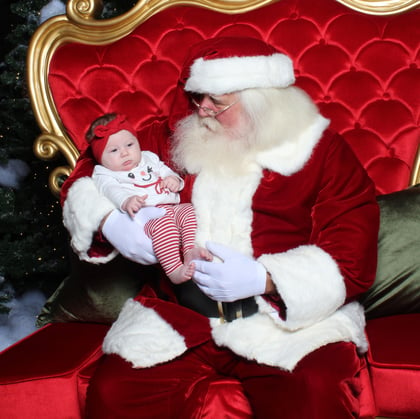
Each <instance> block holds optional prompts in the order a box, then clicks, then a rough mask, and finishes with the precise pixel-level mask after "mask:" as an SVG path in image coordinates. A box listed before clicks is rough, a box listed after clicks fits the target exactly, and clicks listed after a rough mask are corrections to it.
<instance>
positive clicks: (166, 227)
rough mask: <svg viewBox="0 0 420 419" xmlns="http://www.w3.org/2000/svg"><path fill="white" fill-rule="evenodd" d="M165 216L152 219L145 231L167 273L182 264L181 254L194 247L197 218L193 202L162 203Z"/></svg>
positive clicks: (161, 206)
mask: <svg viewBox="0 0 420 419" xmlns="http://www.w3.org/2000/svg"><path fill="white" fill-rule="evenodd" d="M157 206H158V207H160V208H165V210H166V214H165V215H164V216H163V217H160V218H155V219H153V220H150V221H148V222H147V223H146V225H145V226H144V231H145V233H146V234H147V235H148V236H149V237H150V238H151V239H152V242H153V250H154V251H155V254H156V257H157V258H158V260H159V263H160V264H161V266H162V268H163V269H164V270H165V272H166V274H170V273H171V272H173V271H174V270H175V269H177V268H178V267H179V266H181V265H182V263H183V259H182V256H181V251H182V254H185V252H186V251H188V250H189V249H191V248H192V247H194V244H195V243H194V240H195V231H196V229H197V220H196V218H195V212H194V208H193V206H192V205H191V204H179V205H171V204H162V205H157Z"/></svg>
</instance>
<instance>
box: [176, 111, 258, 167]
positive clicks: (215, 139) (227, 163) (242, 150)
mask: <svg viewBox="0 0 420 419" xmlns="http://www.w3.org/2000/svg"><path fill="white" fill-rule="evenodd" d="M253 137H254V135H253V130H252V129H251V127H250V123H249V122H248V121H247V120H246V119H245V118H243V120H242V121H241V122H240V123H239V124H238V128H237V129H226V128H224V127H223V126H222V125H221V124H220V123H219V122H218V121H217V120H216V119H215V118H210V117H207V118H201V117H199V116H198V115H197V114H192V115H190V116H187V117H186V118H184V119H182V120H181V121H180V122H179V123H178V125H177V127H176V129H175V132H174V135H173V141H172V150H171V152H172V160H173V162H174V163H175V164H176V165H177V166H178V169H179V170H186V171H187V172H189V173H191V174H197V173H199V172H201V171H202V170H203V169H211V170H215V171H217V172H223V173H226V172H228V173H230V174H232V173H235V172H236V173H241V172H242V169H243V168H244V167H245V166H246V164H247V163H249V160H248V156H249V157H250V156H252V155H253V154H254V151H255V150H254V149H253V146H252V144H253V140H252V139H253Z"/></svg>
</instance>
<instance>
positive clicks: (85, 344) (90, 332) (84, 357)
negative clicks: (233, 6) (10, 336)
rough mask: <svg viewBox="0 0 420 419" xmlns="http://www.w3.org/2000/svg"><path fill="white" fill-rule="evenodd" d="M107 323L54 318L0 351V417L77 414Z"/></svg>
mask: <svg viewBox="0 0 420 419" xmlns="http://www.w3.org/2000/svg"><path fill="white" fill-rule="evenodd" d="M107 330H108V327H107V326H105V325H97V324H87V323H86V324H81V323H57V324H54V325H48V326H45V327H44V328H42V329H40V330H38V331H37V332H35V333H34V334H32V335H31V336H28V337H27V338H25V339H23V340H22V341H20V342H18V343H17V344H15V345H14V346H12V347H10V348H8V349H6V350H5V351H3V352H2V353H1V356H0V417H1V418H7V419H34V418H42V419H57V418H64V417H65V418H69V419H70V418H74V419H77V418H80V417H82V415H83V411H84V408H85V395H86V389H87V386H88V383H89V379H90V377H91V375H92V373H93V371H94V369H95V368H96V363H97V361H98V360H99V358H100V357H101V355H102V350H101V345H102V341H103V338H104V336H105V333H106V331H107Z"/></svg>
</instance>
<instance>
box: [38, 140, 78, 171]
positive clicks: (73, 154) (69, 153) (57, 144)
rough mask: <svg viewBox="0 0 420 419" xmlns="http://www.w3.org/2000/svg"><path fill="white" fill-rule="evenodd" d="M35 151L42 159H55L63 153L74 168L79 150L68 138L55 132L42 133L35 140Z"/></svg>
mask: <svg viewBox="0 0 420 419" xmlns="http://www.w3.org/2000/svg"><path fill="white" fill-rule="evenodd" d="M34 153H35V155H36V156H37V157H38V158H40V159H41V160H53V159H54V158H56V157H58V153H61V154H62V155H63V156H64V157H65V158H66V160H67V162H68V163H69V164H70V166H71V167H72V168H74V166H75V164H76V160H77V157H78V155H79V152H78V151H77V149H76V147H75V146H74V145H73V144H72V143H70V145H69V142H68V140H67V139H66V138H64V137H62V136H57V135H54V134H48V133H47V134H41V135H39V136H38V138H37V139H36V140H35V142H34Z"/></svg>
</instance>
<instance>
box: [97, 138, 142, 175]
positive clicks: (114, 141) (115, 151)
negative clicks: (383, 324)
mask: <svg viewBox="0 0 420 419" xmlns="http://www.w3.org/2000/svg"><path fill="white" fill-rule="evenodd" d="M140 160H141V150H140V145H139V142H138V141H137V138H136V137H134V135H133V134H131V132H129V131H126V130H121V131H118V132H116V133H115V134H112V135H110V136H109V138H108V142H107V144H106V146H105V149H104V151H103V153H102V159H101V164H102V166H105V167H106V168H107V169H110V170H113V171H129V170H132V169H133V168H134V167H136V166H137V165H138V164H139V163H140Z"/></svg>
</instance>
